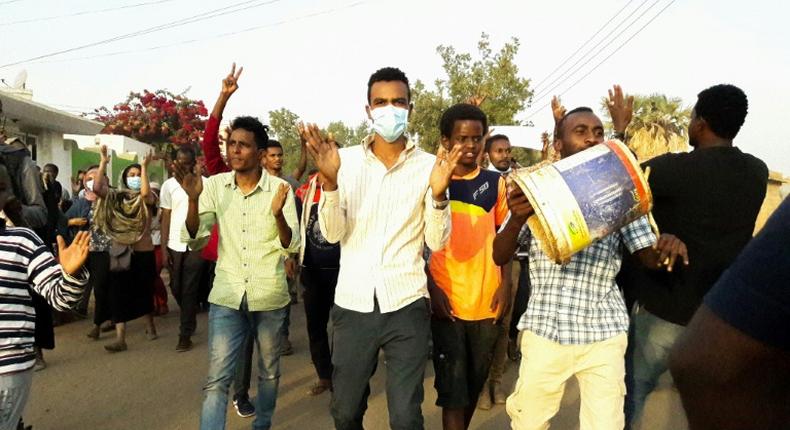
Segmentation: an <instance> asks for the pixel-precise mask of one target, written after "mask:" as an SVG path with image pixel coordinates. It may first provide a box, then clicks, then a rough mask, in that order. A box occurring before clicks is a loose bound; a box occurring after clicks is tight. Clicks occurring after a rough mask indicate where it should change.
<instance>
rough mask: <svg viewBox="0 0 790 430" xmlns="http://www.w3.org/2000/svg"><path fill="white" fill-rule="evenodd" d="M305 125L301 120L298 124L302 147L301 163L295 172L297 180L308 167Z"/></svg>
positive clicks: (300, 153)
mask: <svg viewBox="0 0 790 430" xmlns="http://www.w3.org/2000/svg"><path fill="white" fill-rule="evenodd" d="M303 130H304V125H303V124H302V123H301V122H300V123H299V124H298V125H297V131H298V132H299V140H300V141H301V147H300V148H301V149H300V151H299V164H297V165H296V168H295V169H294V172H293V174H292V175H293V177H294V179H296V180H297V181H299V180H301V179H302V175H304V171H305V170H306V169H307V140H306V139H305V138H304V133H303V132H302V131H303Z"/></svg>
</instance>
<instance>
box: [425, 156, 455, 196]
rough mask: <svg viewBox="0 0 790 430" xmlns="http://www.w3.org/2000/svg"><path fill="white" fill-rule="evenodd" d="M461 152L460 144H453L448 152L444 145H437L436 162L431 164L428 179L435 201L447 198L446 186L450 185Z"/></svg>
mask: <svg viewBox="0 0 790 430" xmlns="http://www.w3.org/2000/svg"><path fill="white" fill-rule="evenodd" d="M462 153H463V148H462V147H461V145H453V148H452V149H451V150H450V151H449V152H448V151H447V149H446V148H445V147H444V146H442V145H439V149H438V150H437V151H436V162H435V163H434V164H433V169H431V176H430V179H429V180H428V183H429V184H430V186H431V194H432V195H433V199H434V200H435V201H437V202H442V201H445V200H447V187H449V186H450V179H451V178H452V177H453V171H454V170H455V166H457V165H458V160H460V159H461V154H462Z"/></svg>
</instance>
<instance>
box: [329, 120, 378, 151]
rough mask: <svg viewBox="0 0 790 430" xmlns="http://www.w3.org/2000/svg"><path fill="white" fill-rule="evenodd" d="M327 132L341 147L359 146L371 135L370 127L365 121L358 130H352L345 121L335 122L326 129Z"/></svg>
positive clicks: (357, 127) (358, 126)
mask: <svg viewBox="0 0 790 430" xmlns="http://www.w3.org/2000/svg"><path fill="white" fill-rule="evenodd" d="M326 132H327V133H332V136H333V137H334V138H335V141H336V142H337V144H338V145H339V146H351V145H357V144H359V143H360V142H362V139H364V138H365V136H367V135H369V134H370V126H368V124H367V123H366V122H364V121H363V122H361V123H359V125H357V126H356V128H351V127H349V126H347V125H345V124H344V123H343V121H333V122H330V123H329V125H328V126H327V127H326Z"/></svg>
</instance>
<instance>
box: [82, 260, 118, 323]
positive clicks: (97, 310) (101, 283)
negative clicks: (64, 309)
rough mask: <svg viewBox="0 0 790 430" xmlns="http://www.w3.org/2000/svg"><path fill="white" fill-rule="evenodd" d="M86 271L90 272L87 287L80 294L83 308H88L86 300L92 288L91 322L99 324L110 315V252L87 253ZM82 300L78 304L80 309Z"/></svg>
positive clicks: (107, 319) (108, 318)
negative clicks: (81, 294)
mask: <svg viewBox="0 0 790 430" xmlns="http://www.w3.org/2000/svg"><path fill="white" fill-rule="evenodd" d="M88 273H90V278H89V279H88V288H86V289H85V292H84V293H83V296H82V300H83V302H84V306H85V307H84V309H87V308H88V300H89V299H90V294H91V290H93V299H94V309H93V323H94V324H96V325H101V323H103V322H105V321H109V320H110V318H111V316H112V313H111V309H110V296H109V294H110V288H109V283H110V253H109V252H106V251H104V252H93V251H91V252H90V253H88ZM83 302H80V304H79V307H80V309H82V306H83ZM86 313H87V311H86Z"/></svg>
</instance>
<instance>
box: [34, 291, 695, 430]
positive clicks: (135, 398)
mask: <svg viewBox="0 0 790 430" xmlns="http://www.w3.org/2000/svg"><path fill="white" fill-rule="evenodd" d="M171 309H174V311H171V312H170V314H168V315H166V316H165V317H162V318H157V325H158V327H159V334H160V338H159V339H158V340H155V341H148V340H146V339H145V335H144V325H143V322H142V321H134V322H132V323H130V325H129V329H128V331H129V335H128V336H129V337H128V340H127V343H128V345H129V350H128V351H126V352H122V353H118V354H109V353H107V352H105V351H104V349H103V348H102V345H103V344H105V343H108V342H110V341H111V340H112V336H111V334H112V333H105V334H103V337H102V339H100V340H99V341H92V340H90V339H88V338H87V337H85V333H87V331H88V329H89V328H90V323H89V322H88V321H79V322H75V323H71V324H67V325H64V326H61V327H57V328H56V329H55V333H56V337H57V348H56V349H55V350H54V351H48V352H46V359H47V361H48V363H49V367H48V368H47V369H45V370H43V371H41V372H37V373H36V374H35V377H34V382H33V391H32V394H31V398H30V400H29V402H28V406H27V410H26V411H25V418H26V421H27V422H28V423H29V424H32V425H33V426H34V430H127V429H128V430H141V429H142V430H149V429H151V430H154V429H156V430H158V429H164V430H175V429H197V427H198V415H199V411H200V404H201V399H202V394H201V387H202V384H203V382H204V379H205V376H206V369H207V366H208V362H207V352H206V314H201V315H199V318H198V333H197V335H196V337H195V341H196V345H195V348H194V349H193V350H192V351H189V352H185V353H177V352H176V351H175V345H176V341H177V337H178V310H177V309H178V307H177V306H176V305H175V304H174V303H171ZM304 327H305V319H304V312H303V308H302V306H301V304H299V305H297V306H294V307H293V312H292V328H291V339H292V341H293V344H294V348H295V354H294V355H292V356H289V357H283V361H282V378H281V380H280V395H279V398H278V401H277V411H276V413H275V417H274V423H275V428H278V429H299V430H303V429H309V430H312V429H318V430H321V429H331V428H332V425H331V419H330V417H329V413H328V405H329V396H328V395H322V396H319V397H310V396H307V395H306V394H305V393H306V392H307V390H308V388H309V387H310V385H311V384H312V383H313V381H314V379H315V375H314V370H313V367H312V365H311V363H310V355H309V352H308V350H307V336H306V330H305V328H304ZM385 369H386V368H385V366H384V364H383V363H382V365H381V366H379V372H378V374H377V375H376V376H375V377H374V379H373V392H372V394H371V399H370V405H369V408H368V413H367V415H366V417H365V427H366V428H367V429H372V430H378V429H386V428H388V425H387V413H386V399H385V395H384V391H383V389H384V380H385V379H384V378H385ZM516 373H517V369H516V366H515V365H511V366H510V367H509V369H508V372H507V374H506V376H505V379H506V380H507V381H508V382H509V385H510V386H512V384H513V383H514V381H515V377H516ZM254 389H255V383H253V391H254ZM435 401H436V392H435V390H434V389H433V369H432V365H431V364H430V363H428V366H427V371H426V377H425V402H424V404H423V414H424V415H425V422H426V428H427V429H437V428H441V413H440V410H439V409H438V408H437V407H436V406H434V402H435ZM228 410H229V419H228V426H227V428H228V429H229V430H240V429H248V428H250V426H251V421H250V419H243V418H239V417H238V416H236V415H235V412H233V411H232V410H231V408H229V409H228ZM578 410H579V398H578V389H577V387H576V384H575V383H573V381H572V383H570V384H569V385H568V390H567V392H566V395H565V398H564V399H563V402H562V408H561V410H560V412H559V413H558V415H557V417H555V419H554V421H553V423H552V428H553V429H561V430H562V429H577V428H578V419H577V416H578ZM679 411H680V406H679V403H678V399H677V396H676V394H675V393H674V392H673V390H671V389H668V388H662V389H661V390H659V392H658V393H656V394H655V395H654V396H653V397H652V398H651V399H650V402H649V404H648V407H647V412H646V414H647V415H646V420H645V421H646V422H647V423H649V425H645V426H643V427H642V428H643V429H650V430H662V429H667V430H669V429H671V430H682V429H684V428H685V423H684V420H683V418H682V415H681V414H680V413H679ZM508 423H509V421H508V419H507V414H506V413H505V411H504V407H502V406H495V407H494V408H493V409H492V410H490V411H478V412H477V414H476V415H475V418H474V420H473V421H472V426H471V428H472V429H478V430H482V429H497V430H498V429H508V428H509V424H508Z"/></svg>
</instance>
